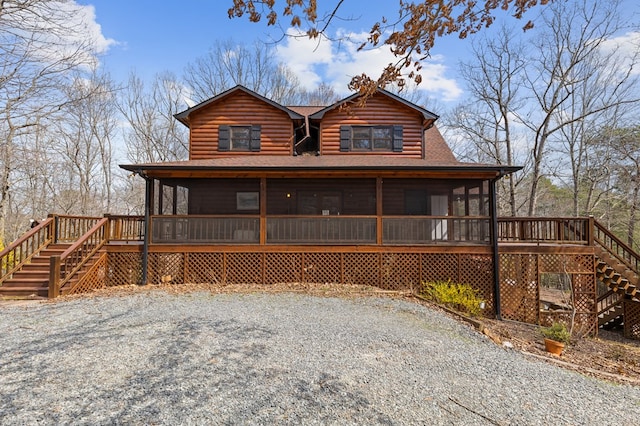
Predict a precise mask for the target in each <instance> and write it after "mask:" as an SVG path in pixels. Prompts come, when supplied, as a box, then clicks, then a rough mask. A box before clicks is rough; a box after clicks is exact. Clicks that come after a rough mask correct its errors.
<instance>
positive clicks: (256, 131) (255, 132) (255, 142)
mask: <svg viewBox="0 0 640 426" xmlns="http://www.w3.org/2000/svg"><path fill="white" fill-rule="evenodd" d="M261 130H262V126H260V125H259V124H256V125H253V126H251V144H250V146H249V150H250V151H253V152H258V151H260V132H261Z"/></svg>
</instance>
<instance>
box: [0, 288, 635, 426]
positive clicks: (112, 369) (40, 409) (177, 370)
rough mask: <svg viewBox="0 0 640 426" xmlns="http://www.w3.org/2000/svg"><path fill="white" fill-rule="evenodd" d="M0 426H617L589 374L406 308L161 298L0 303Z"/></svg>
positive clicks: (622, 408)
mask: <svg viewBox="0 0 640 426" xmlns="http://www.w3.org/2000/svg"><path fill="white" fill-rule="evenodd" d="M0 335H1V336H2V344H1V347H0V423H2V424H3V425H4V424H20V425H23V424H70V423H73V424H92V425H93V424H171V425H177V424H180V425H188V424H273V423H275V424H305V425H312V424H340V425H343V424H465V425H484V424H488V425H490V424H500V425H502V424H505V425H507V424H513V425H536V424H541V425H546V424H554V425H555V424H569V425H581V424H584V425H594V424H598V425H609V424H611V425H614V424H615V425H632V424H637V422H638V418H639V416H640V388H638V387H631V386H627V385H614V384H611V383H607V382H604V381H599V380H596V379H592V378H588V377H585V376H582V375H580V374H578V373H574V372H571V371H567V370H564V369H561V368H558V367H555V366H553V365H549V364H547V363H544V362H539V361H535V360H531V359H529V358H526V357H525V356H524V355H522V354H520V353H519V352H516V351H514V350H509V349H504V348H501V347H499V346H496V345H494V344H493V343H491V342H490V341H489V340H488V339H487V338H486V337H484V336H482V335H480V334H478V333H476V332H475V331H474V330H472V329H471V328H469V327H467V326H466V325H464V324H461V323H459V322H457V321H455V320H453V319H451V318H449V317H447V316H446V315H444V314H443V313H441V312H438V311H435V310H432V309H430V308H427V307H424V306H421V305H418V304H414V303H411V302H410V301H405V300H398V299H391V298H380V297H361V298H334V297H317V296H311V295H305V294H293V293H284V294H265V293H249V294H237V293H236V294H212V293H210V292H195V293H189V294H168V293H164V292H151V293H146V294H134V295H131V296H127V297H96V298H84V299H82V298H80V299H73V300H69V301H63V302H58V303H31V304H27V305H19V306H0Z"/></svg>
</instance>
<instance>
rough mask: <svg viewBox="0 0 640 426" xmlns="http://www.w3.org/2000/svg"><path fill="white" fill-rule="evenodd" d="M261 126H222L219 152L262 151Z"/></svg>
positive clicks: (219, 134)
mask: <svg viewBox="0 0 640 426" xmlns="http://www.w3.org/2000/svg"><path fill="white" fill-rule="evenodd" d="M260 131H261V126H260V125H248V126H220V127H219V129H218V151H247V152H249V151H252V152H258V151H260Z"/></svg>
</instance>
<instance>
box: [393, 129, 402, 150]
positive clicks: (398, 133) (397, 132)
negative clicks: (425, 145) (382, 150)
mask: <svg viewBox="0 0 640 426" xmlns="http://www.w3.org/2000/svg"><path fill="white" fill-rule="evenodd" d="M393 152H402V126H393Z"/></svg>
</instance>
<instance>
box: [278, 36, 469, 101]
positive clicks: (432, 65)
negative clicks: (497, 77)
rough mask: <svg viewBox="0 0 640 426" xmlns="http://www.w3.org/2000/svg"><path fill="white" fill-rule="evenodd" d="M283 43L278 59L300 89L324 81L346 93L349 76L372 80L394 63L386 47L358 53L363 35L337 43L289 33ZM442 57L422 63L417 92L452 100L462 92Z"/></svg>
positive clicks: (349, 37)
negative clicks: (288, 70)
mask: <svg viewBox="0 0 640 426" xmlns="http://www.w3.org/2000/svg"><path fill="white" fill-rule="evenodd" d="M289 34H294V35H296V36H295V37H288V38H287V39H286V41H285V42H284V43H282V44H280V45H278V46H277V48H276V51H277V55H278V59H279V60H280V61H282V62H283V63H285V64H287V66H288V67H289V68H290V69H291V70H292V71H293V72H294V73H295V74H296V76H297V77H298V78H299V79H300V82H301V84H302V85H303V87H305V88H306V89H309V90H313V89H315V88H316V87H317V86H318V84H319V83H321V82H325V83H328V84H330V85H332V86H333V87H334V90H336V92H337V93H340V94H343V95H345V94H348V89H347V84H348V83H349V81H351V78H352V77H353V76H356V75H359V74H362V73H365V74H367V75H369V76H370V77H372V78H376V77H377V76H378V75H379V74H380V72H381V71H382V70H383V69H384V67H386V66H387V65H388V64H390V63H395V62H396V61H397V58H395V57H394V56H393V54H392V53H391V51H390V49H389V47H388V46H382V47H379V48H376V49H366V50H358V46H359V45H360V43H361V42H362V41H363V40H365V39H366V36H367V33H348V32H345V31H341V32H338V33H336V34H337V35H336V39H339V40H340V41H334V40H328V39H326V38H325V39H321V40H310V39H309V38H308V37H306V36H305V35H303V34H302V35H301V34H300V33H295V32H293V31H292V30H290V32H289ZM443 62H444V57H443V56H442V55H436V56H434V57H431V58H428V59H427V60H425V61H423V62H422V70H421V71H420V73H421V74H422V83H421V84H420V85H419V86H418V90H421V91H424V92H426V94H427V96H429V97H433V98H438V99H441V100H444V101H453V100H456V99H457V98H458V97H459V96H460V95H461V94H462V89H461V88H460V87H459V85H458V83H457V82H456V80H454V79H452V78H448V77H447V76H446V73H447V67H446V66H445V65H444V64H443Z"/></svg>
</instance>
